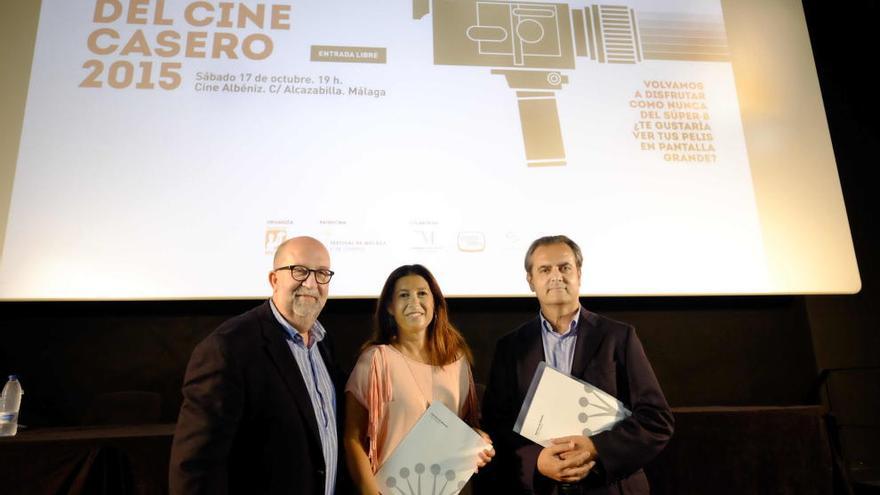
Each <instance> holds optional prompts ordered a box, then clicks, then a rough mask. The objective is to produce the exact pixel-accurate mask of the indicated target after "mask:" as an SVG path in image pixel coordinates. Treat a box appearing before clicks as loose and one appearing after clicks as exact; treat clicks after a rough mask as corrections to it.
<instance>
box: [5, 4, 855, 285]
mask: <svg viewBox="0 0 880 495" xmlns="http://www.w3.org/2000/svg"><path fill="white" fill-rule="evenodd" d="M0 12H2V23H3V34H2V35H0V36H3V38H4V39H3V62H4V71H5V72H6V74H4V76H3V87H2V88H0V89H2V92H3V98H4V100H3V101H4V104H3V108H4V111H3V114H2V117H0V118H2V125H3V138H2V139H3V141H2V143H3V144H2V156H0V159H2V162H0V165H2V181H0V182H2V190H0V213H2V215H0V216H2V222H3V223H0V240H2V257H0V299H2V300H129V299H131V300H144V299H178V298H182V299H202V298H251V297H264V296H265V295H266V294H267V293H268V282H267V275H266V274H267V272H268V269H269V268H270V266H271V262H272V260H271V255H272V253H273V250H274V248H275V247H276V246H277V245H278V243H280V242H281V241H282V240H284V239H286V238H289V237H292V236H297V235H303V234H308V235H312V236H314V237H317V238H319V239H321V240H322V241H323V242H324V243H325V244H326V245H327V246H328V247H329V249H330V251H331V256H332V260H333V269H334V270H335V271H336V272H337V276H336V277H335V278H334V279H333V283H332V287H331V294H332V295H333V296H335V297H369V296H375V295H376V294H377V293H378V292H379V290H380V288H381V285H382V283H383V281H384V279H385V277H386V276H387V274H388V273H389V272H390V271H391V270H392V269H393V268H395V267H396V266H398V265H401V264H404V263H422V264H424V265H426V266H428V267H429V268H430V269H431V270H432V271H433V272H434V273H435V274H436V275H437V277H438V279H439V281H440V283H441V286H442V287H443V289H444V291H445V292H446V293H448V294H449V295H453V296H518V295H525V294H528V292H529V290H528V286H527V285H526V282H525V278H524V274H523V268H522V258H523V255H524V253H525V250H526V248H527V247H528V245H529V243H530V242H531V241H532V240H533V239H534V238H536V237H538V236H541V235H549V234H567V235H568V236H570V237H571V238H573V239H574V240H576V241H577V242H578V243H579V244H580V245H581V246H582V247H583V250H584V257H585V259H584V266H583V284H582V292H583V294H585V295H615V296H617V295H703V294H705V295H717V294H809V293H854V292H857V291H858V290H859V289H860V284H861V282H860V279H859V273H858V267H857V263H856V259H855V254H854V251H853V246H852V239H851V235H850V232H849V227H848V223H847V218H846V210H845V207H844V203H843V197H842V194H841V189H840V183H839V179H838V176H837V169H836V164H835V161H834V155H833V151H832V148H831V141H830V138H829V133H828V127H827V123H826V119H825V113H824V108H823V104H822V100H821V95H820V91H819V85H818V81H817V76H816V69H815V65H814V62H813V58H812V54H811V50H810V44H809V37H808V34H807V30H806V26H805V22H804V17H803V10H802V7H801V5H800V2H798V1H794V0H749V1H741V0H730V1H720V2H719V0H662V1H661V0H653V1H648V0H625V1H623V2H614V3H609V4H603V3H584V2H568V3H558V2H512V1H502V0H491V1H489V0H486V1H484V0H457V1H450V0H413V1H404V0H372V1H371V0H357V1H354V0H334V1H329V0H287V1H278V2H273V1H272V0H266V1H260V0H247V1H228V2H218V1H215V0H209V1H204V0H179V1H178V0H164V1H163V0H76V1H70V0H43V1H42V2H41V3H40V2H35V1H34V0H22V1H20V2H3V3H2V6H0Z"/></svg>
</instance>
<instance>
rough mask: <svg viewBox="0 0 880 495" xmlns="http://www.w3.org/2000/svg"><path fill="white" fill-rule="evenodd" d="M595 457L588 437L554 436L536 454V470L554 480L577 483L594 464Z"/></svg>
mask: <svg viewBox="0 0 880 495" xmlns="http://www.w3.org/2000/svg"><path fill="white" fill-rule="evenodd" d="M595 457H596V446H595V445H593V441H592V440H590V439H589V438H586V437H582V436H570V437H562V438H556V439H553V440H552V443H551V445H550V446H549V447H547V448H545V449H543V450H541V453H540V454H539V455H538V471H539V472H540V473H541V474H543V475H544V476H546V477H548V478H551V479H554V480H556V481H561V482H563V483H577V482H578V481H580V480H582V479H583V478H584V477H585V476H587V474H589V472H590V470H591V469H593V466H595V465H596V461H595Z"/></svg>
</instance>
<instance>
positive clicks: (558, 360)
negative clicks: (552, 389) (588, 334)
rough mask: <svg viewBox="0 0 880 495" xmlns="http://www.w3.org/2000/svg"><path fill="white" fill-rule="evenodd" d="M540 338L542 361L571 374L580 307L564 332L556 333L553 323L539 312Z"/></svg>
mask: <svg viewBox="0 0 880 495" xmlns="http://www.w3.org/2000/svg"><path fill="white" fill-rule="evenodd" d="M538 315H539V316H540V317H541V340H543V341H544V361H546V362H547V364H549V365H550V366H552V367H554V368H556V369H558V370H559V371H561V372H563V373H565V374H566V375H570V374H571V365H572V362H573V361H574V347H575V343H577V337H578V332H577V326H578V319H579V318H580V316H581V310H580V307H578V311H577V313H575V314H574V318H573V319H572V320H571V325H569V327H568V330H567V331H566V332H565V333H557V332H556V331H555V330H553V325H551V324H550V322H549V321H547V319H546V318H544V315H543V314H542V313H541V312H538Z"/></svg>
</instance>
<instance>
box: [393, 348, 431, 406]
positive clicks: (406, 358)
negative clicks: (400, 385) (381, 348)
mask: <svg viewBox="0 0 880 495" xmlns="http://www.w3.org/2000/svg"><path fill="white" fill-rule="evenodd" d="M397 352H399V353H400V355H401V357H403V364H405V365H406V369H408V370H409V376H410V377H412V380H413V382H414V383H415V384H416V388H417V389H418V390H419V394H421V396H422V400H424V401H425V409H426V410H427V409H428V408H429V407H431V401H430V400H428V396H427V395H426V394H425V391H424V390H422V386H421V385H419V380H418V379H417V378H416V374H415V372H413V369H412V366H410V364H409V360H410V358H408V357H407V356H406V354H404V353H403V350H402V349H397ZM431 398H434V367H433V366H431Z"/></svg>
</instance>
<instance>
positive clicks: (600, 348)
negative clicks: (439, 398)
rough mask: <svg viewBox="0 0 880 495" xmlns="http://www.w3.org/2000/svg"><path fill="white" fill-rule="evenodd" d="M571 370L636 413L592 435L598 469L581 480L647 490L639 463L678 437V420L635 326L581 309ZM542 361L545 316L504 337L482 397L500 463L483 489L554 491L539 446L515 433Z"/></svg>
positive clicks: (596, 488)
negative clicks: (674, 430) (541, 464)
mask: <svg viewBox="0 0 880 495" xmlns="http://www.w3.org/2000/svg"><path fill="white" fill-rule="evenodd" d="M577 328H578V337H577V343H576V345H575V352H574V359H573V364H572V370H571V372H572V375H573V376H575V377H577V378H580V379H582V380H585V381H587V382H589V383H591V384H593V385H595V386H596V387H599V388H600V389H602V390H604V391H605V392H608V393H609V394H611V395H613V396H615V397H617V398H618V400H620V401H621V402H623V403H624V404H625V405H626V407H627V408H628V409H629V410H630V411H632V416H630V417H629V418H627V419H625V420H623V421H621V422H620V423H618V424H617V425H615V426H614V428H612V429H611V430H609V431H604V432H602V433H598V434H596V435H594V436H592V437H591V439H592V440H593V443H594V444H595V446H596V450H597V451H598V453H599V455H598V459H599V462H598V463H597V468H595V469H594V470H593V471H592V472H591V473H590V474H589V475H588V476H587V477H586V478H584V479H583V480H582V481H581V483H580V485H581V487H582V490H583V493H587V494H606V493H607V494H620V493H626V494H642V493H645V494H646V493H649V490H648V481H647V479H646V478H645V474H644V472H643V471H642V470H641V468H642V467H643V466H644V465H645V464H647V463H648V462H649V461H650V460H651V459H653V458H654V456H656V455H657V454H658V453H659V452H660V451H661V450H662V449H663V447H664V446H665V445H666V443H667V442H668V441H669V438H670V437H671V436H672V427H673V418H672V412H671V411H670V409H669V405H668V404H667V403H666V399H665V398H664V397H663V392H662V391H661V390H660V385H659V384H658V383H657V378H656V377H655V376H654V371H653V370H652V369H651V364H650V363H649V362H648V358H647V357H646V356H645V352H644V350H643V349H642V344H641V343H640V342H639V339H638V337H637V336H636V332H635V329H634V328H633V327H632V326H631V325H628V324H626V323H621V322H618V321H614V320H612V319H610V318H605V317H603V316H600V315H597V314H595V313H590V312H589V311H586V310H584V309H581V313H580V317H579V320H578V327H577ZM543 360H544V344H543V341H542V339H541V322H540V318H538V317H535V318H534V319H533V320H530V321H528V322H526V323H525V324H523V325H522V326H520V327H519V328H518V329H516V330H514V331H513V332H511V333H509V334H507V335H505V336H504V337H502V338H501V339H500V340H499V341H498V343H497V345H496V347H495V356H494V358H493V360H492V368H491V372H490V377H489V384H488V386H487V388H486V393H485V395H484V398H483V423H482V424H483V426H484V428H485V430H486V431H487V432H488V433H489V435H490V436H491V437H492V439H493V440H494V442H495V446H496V448H495V451H496V452H497V455H496V458H495V460H493V462H492V463H491V464H490V465H489V469H486V470H485V471H486V473H485V478H484V479H482V480H480V486H484V487H490V486H491V487H492V491H493V492H494V491H496V490H498V489H499V487H503V488H501V491H498V493H538V494H545V493H554V492H555V491H556V482H555V481H554V480H551V479H550V478H547V477H545V476H544V475H542V474H541V473H540V472H538V469H537V467H536V463H537V459H538V454H539V453H540V451H541V448H542V447H541V446H540V445H537V444H535V443H533V442H531V441H530V440H527V439H526V438H524V437H522V436H520V435H518V434H516V433H513V431H512V428H513V424H514V422H515V421H516V418H517V415H518V414H519V410H520V407H522V403H523V400H524V399H525V395H526V392H527V390H528V388H529V384H530V383H531V380H532V377H533V376H534V374H535V370H536V368H537V366H538V363H540V362H541V361H543Z"/></svg>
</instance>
